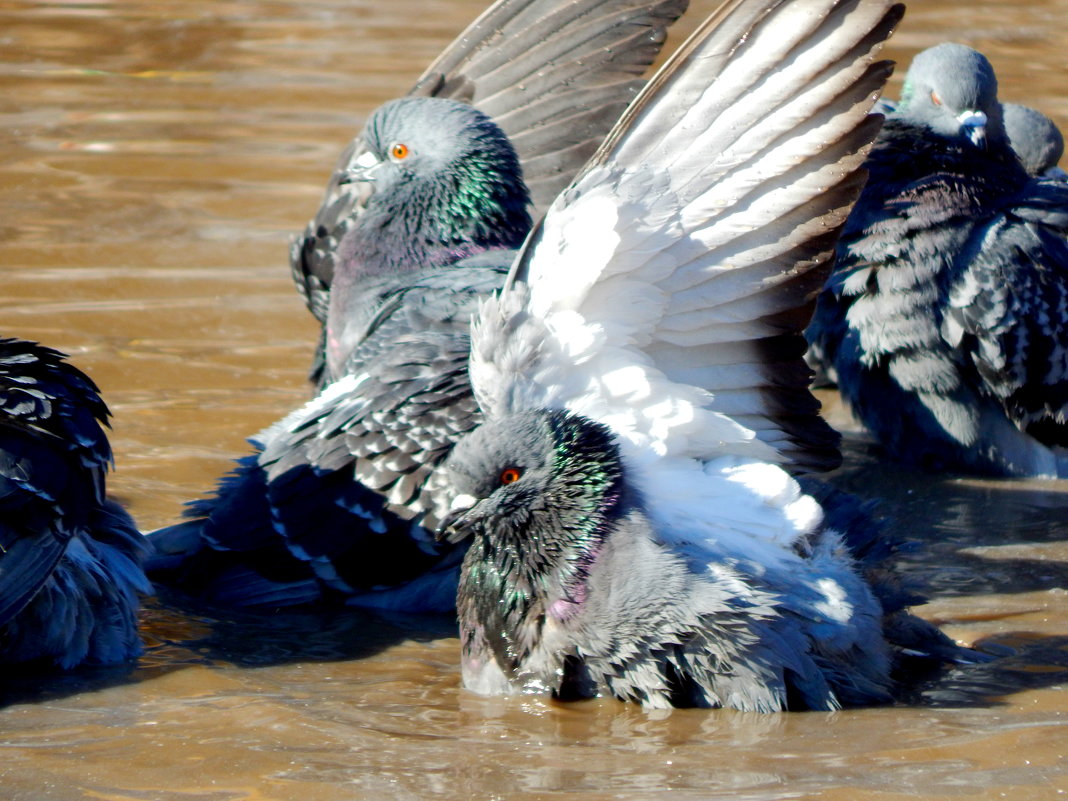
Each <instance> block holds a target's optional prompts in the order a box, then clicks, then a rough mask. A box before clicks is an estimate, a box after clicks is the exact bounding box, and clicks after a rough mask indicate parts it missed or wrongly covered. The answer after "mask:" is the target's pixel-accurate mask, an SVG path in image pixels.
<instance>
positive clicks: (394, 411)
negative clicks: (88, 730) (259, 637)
mask: <svg viewBox="0 0 1068 801" xmlns="http://www.w3.org/2000/svg"><path fill="white" fill-rule="evenodd" d="M685 5H686V3H685V0H653V2H649V0H582V1H581V2H575V3H568V4H565V5H563V6H561V5H560V4H559V3H556V2H555V0H499V1H498V2H496V3H495V4H494V5H493V6H491V7H490V8H489V9H488V10H487V11H486V12H485V13H484V14H483V15H482V16H480V17H479V19H477V20H476V21H475V22H474V23H473V24H472V25H471V26H470V27H469V28H468V29H467V30H466V31H464V32H463V33H462V34H461V35H460V37H458V38H457V39H456V41H455V42H453V43H452V44H451V45H450V46H449V47H448V48H446V50H445V51H444V52H443V53H442V54H441V55H440V56H439V57H438V59H436V60H435V62H434V63H433V64H432V65H431V66H430V67H429V68H428V69H427V70H426V72H424V74H423V76H422V77H421V78H420V79H419V80H418V81H417V83H416V85H415V86H414V87H413V89H412V91H411V92H410V93H409V97H408V98H407V99H403V100H400V101H397V102H395V103H393V104H389V105H388V106H387V109H384V110H381V111H380V112H376V113H375V114H374V115H373V116H372V119H371V120H369V122H368V126H367V128H366V130H365V132H364V134H362V135H361V136H360V137H358V138H357V139H355V140H354V141H353V142H352V143H351V144H350V146H349V147H348V148H347V149H346V151H345V152H344V153H343V154H342V156H341V159H340V161H339V162H338V166H337V169H336V170H335V172H334V174H333V175H332V177H331V179H330V182H329V184H328V186H327V190H326V195H325V197H324V200H323V203H322V206H321V208H320V209H319V211H318V213H317V214H316V215H315V218H314V219H313V220H312V221H311V223H309V225H308V227H307V229H306V231H305V232H304V235H303V236H302V237H300V238H298V239H297V240H296V241H295V242H294V243H293V248H292V250H291V267H292V271H293V278H294V281H295V282H296V285H297V288H298V290H299V291H300V292H301V294H302V296H303V297H304V299H305V301H306V302H307V304H308V307H309V309H310V310H311V311H312V313H313V314H315V316H316V317H317V318H318V319H319V320H320V321H322V322H323V333H322V338H321V340H320V343H319V346H318V350H317V354H316V359H315V363H314V365H313V368H312V380H313V383H315V384H316V385H317V386H318V388H319V390H320V392H319V394H318V395H317V397H315V398H314V399H313V400H312V401H311V402H309V403H308V404H307V405H306V406H305V407H303V408H302V409H298V410H297V411H295V412H293V413H292V414H291V415H289V416H287V417H286V418H285V419H284V420H282V421H280V422H279V423H278V424H276V425H274V426H271V427H270V428H268V429H267V430H266V431H264V432H262V433H261V434H259V435H257V437H255V438H254V439H253V444H254V445H255V447H256V449H257V452H256V453H255V454H253V455H251V456H248V457H246V458H244V459H242V460H241V461H240V462H239V463H238V466H237V467H236V469H235V470H234V472H233V473H232V474H231V475H229V476H227V477H226V478H224V479H223V480H222V482H220V485H219V488H218V490H217V492H216V495H215V497H213V498H208V499H205V500H202V501H197V502H195V503H194V504H192V505H191V508H190V515H191V519H190V520H188V521H187V522H184V523H180V524H178V525H176V526H171V527H169V528H167V529H163V530H160V531H158V532H154V533H153V534H152V535H151V539H152V542H153V544H154V546H155V549H156V553H155V555H154V557H153V558H152V560H151V563H150V564H151V567H152V568H153V571H154V576H155V577H157V578H159V580H161V581H164V582H167V583H171V584H174V585H177V586H178V587H180V588H181V589H183V590H184V591H186V592H188V593H191V594H193V595H194V596H197V597H198V598H201V599H206V600H210V601H211V602H214V603H217V604H220V605H224V606H257V607H267V608H270V607H275V606H288V605H294V604H304V603H315V602H319V601H324V600H326V601H340V602H349V603H359V604H364V605H373V606H384V607H389V608H395V609H404V610H407V611H424V610H431V611H445V610H451V609H452V608H454V605H455V587H456V579H457V575H458V567H459V559H460V556H461V554H462V548H460V549H457V548H449V547H443V546H441V545H440V544H438V543H435V542H434V540H433V537H432V536H430V535H429V534H428V533H427V531H426V529H425V528H424V525H427V526H431V527H432V526H433V525H434V524H435V522H436V519H437V517H438V516H439V515H440V514H442V513H443V511H444V507H443V506H442V502H441V501H440V499H437V498H436V496H435V494H434V491H433V490H432V489H430V488H429V484H430V483H432V482H431V481H430V479H431V477H432V473H433V471H434V468H435V466H436V465H437V464H438V462H439V461H440V459H441V458H443V456H444V454H445V453H447V451H448V449H449V448H450V447H451V445H452V443H453V442H454V441H455V440H456V439H457V438H458V437H459V436H460V435H461V434H462V433H464V432H466V431H469V430H470V429H471V428H473V427H474V426H476V425H477V423H478V422H479V420H480V419H481V412H480V411H479V409H478V407H477V405H476V404H475V401H474V399H473V397H472V395H471V388H470V384H469V381H468V378H467V354H468V350H469V332H468V320H469V318H470V316H471V314H472V313H473V311H474V310H475V302H476V301H477V299H478V297H479V296H480V295H481V294H483V293H487V292H491V291H494V290H496V289H497V288H499V287H500V285H501V282H502V281H503V278H504V273H505V271H506V270H507V268H508V266H509V265H510V264H511V261H512V258H513V256H514V253H512V252H511V251H509V250H507V248H510V247H515V246H517V245H518V244H519V242H520V241H521V240H522V238H523V236H524V234H525V233H526V231H527V228H528V227H529V224H530V220H529V216H528V212H527V209H528V208H529V207H530V205H531V198H530V195H529V194H528V192H527V189H526V188H525V187H524V186H523V182H522V181H521V180H520V179H519V172H518V170H517V169H516V167H515V163H516V157H515V154H514V152H513V150H516V149H517V150H518V152H519V155H520V158H521V162H522V167H523V170H524V171H525V172H526V173H527V176H528V180H529V181H530V183H531V186H532V187H533V195H534V208H535V209H536V210H537V209H538V208H539V207H542V208H543V207H544V204H546V203H547V202H548V200H549V199H551V198H552V197H553V196H555V194H556V193H557V191H559V189H560V188H561V187H563V186H564V185H566V184H567V182H568V181H570V180H571V178H572V177H573V176H574V173H575V172H576V171H577V170H578V168H579V167H580V166H581V165H582V163H583V162H584V161H585V159H586V158H587V157H588V155H589V154H590V153H591V152H592V151H593V150H594V149H595V148H596V147H597V145H598V144H599V142H600V140H601V138H602V137H603V136H604V134H605V133H606V132H607V131H608V129H609V128H610V127H611V125H612V123H613V122H614V121H615V119H616V117H617V116H618V115H619V113H620V111H622V109H623V108H624V107H625V106H626V104H627V102H629V100H630V99H631V98H633V97H634V95H635V94H636V93H637V92H638V91H639V90H640V88H641V86H642V85H643V83H644V81H643V80H642V79H641V74H642V72H643V71H644V70H645V69H646V68H647V67H648V65H649V64H651V63H652V61H653V60H654V59H655V58H656V56H657V54H658V53H659V51H660V48H661V46H662V45H663V42H664V38H665V29H666V28H667V26H669V25H670V24H672V23H673V22H674V21H675V19H677V17H678V16H679V15H680V14H681V13H682V11H683V10H684V8H685ZM468 104H473V105H474V106H477V107H478V108H480V109H481V110H482V111H483V112H485V114H487V115H489V116H491V117H492V118H493V119H494V120H495V121H498V122H499V123H500V127H501V128H503V129H504V130H505V131H506V132H508V133H509V134H511V135H513V136H515V138H516V145H515V147H514V148H513V146H512V145H511V144H509V145H508V147H507V153H506V152H505V149H503V148H500V147H497V145H496V144H495V143H496V142H497V141H498V140H499V139H500V138H501V137H500V132H499V131H498V130H497V128H493V129H492V130H491V129H490V128H488V127H485V126H483V125H482V123H481V122H476V121H477V120H482V119H484V117H482V116H481V115H480V114H478V112H475V111H473V110H470V109H468V110H466V111H464V110H463V109H464V108H466V106H467V105H468ZM443 109H451V111H449V112H447V113H446V112H444V111H443ZM399 119H400V120H402V121H403V122H404V133H405V136H404V137H403V139H396V138H393V137H394V134H395V133H396V123H397V122H398V120H399ZM465 121H466V122H465ZM468 123H471V124H470V125H468ZM457 126H459V130H458V128H457ZM472 126H473V127H472ZM446 131H447V132H449V134H450V136H445V135H444V134H445V132H446ZM495 131H496V133H494V132H495ZM457 136H458V137H459V138H460V139H463V140H464V148H466V150H465V151H464V153H463V154H461V153H460V152H459V151H458V150H457V149H456V148H458V147H460V145H461V142H460V141H459V140H458V139H457V138H456V137H457ZM480 142H481V143H482V146H485V145H489V152H490V153H491V155H492V156H493V157H494V158H495V159H496V158H505V159H506V161H507V162H508V163H507V164H503V162H502V164H501V165H495V164H491V165H487V164H480V163H479V160H480V159H482V156H480V155H479V148H480V145H479V144H478V143H480ZM397 144H401V145H404V148H405V150H404V156H403V157H399V158H398V152H399V151H394V150H393V148H394V146H395V145H397ZM482 149H483V151H484V150H485V147H482ZM508 154H511V155H508ZM457 155H464V157H465V159H466V162H465V164H464V165H457V163H456V160H455V159H454V158H453V157H454V156H457ZM483 155H484V154H483ZM450 160H451V162H450ZM444 162H450V163H451V165H452V166H450V167H448V168H447V169H442V164H443V163H444ZM498 168H500V169H498ZM445 173H447V175H445ZM443 178H445V179H447V180H445V182H444V183H437V181H439V180H441V179H443ZM487 181H489V184H487V183H486V182H487ZM480 187H481V188H480ZM499 190H500V191H499ZM501 191H503V194H502V193H501ZM458 216H459V217H460V218H462V219H458ZM365 217H366V218H367V219H364V218H365ZM450 220H451V222H449V221H450ZM332 288H333V289H334V290H336V291H331V289H332Z"/></svg>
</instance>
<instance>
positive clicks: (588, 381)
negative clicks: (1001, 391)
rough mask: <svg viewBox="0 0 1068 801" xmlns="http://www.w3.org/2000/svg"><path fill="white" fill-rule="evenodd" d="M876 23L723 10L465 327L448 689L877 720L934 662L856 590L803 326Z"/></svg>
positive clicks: (853, 162)
mask: <svg viewBox="0 0 1068 801" xmlns="http://www.w3.org/2000/svg"><path fill="white" fill-rule="evenodd" d="M902 13H903V7H901V6H900V5H894V4H892V3H890V2H886V1H885V0H791V1H790V2H783V1H781V0H759V1H754V2H744V1H742V2H733V3H727V4H725V5H724V6H723V7H722V8H721V9H720V10H719V11H718V12H716V13H715V14H714V15H713V16H712V17H711V18H709V20H708V21H706V22H705V23H704V24H703V25H702V26H701V27H700V28H699V29H698V30H697V32H696V33H695V34H694V37H693V38H691V39H690V40H689V41H688V42H687V43H686V44H684V45H683V46H682V47H681V48H680V50H679V52H678V53H677V54H676V55H675V56H674V57H673V58H671V59H670V60H669V61H668V62H667V63H666V64H665V66H664V67H663V70H662V72H660V73H658V74H657V75H656V76H654V78H653V79H652V80H651V81H650V84H649V88H648V90H647V91H646V92H644V93H643V94H642V95H640V96H639V97H638V98H637V99H636V100H635V102H634V105H633V106H632V107H631V108H630V109H629V110H628V111H627V112H626V113H625V114H624V115H623V117H622V118H621V119H620V122H619V123H618V124H617V126H616V128H615V129H614V130H613V132H612V133H610V134H609V136H608V138H607V139H606V141H605V144H604V146H603V147H602V148H601V149H600V150H599V151H598V153H597V154H596V155H595V156H594V157H593V158H592V159H591V162H590V163H589V165H588V166H587V167H586V168H584V170H583V171H582V172H581V173H580V174H579V176H578V177H577V178H576V180H575V182H574V183H573V184H572V185H571V186H570V187H569V188H568V189H567V190H566V191H565V192H564V193H563V194H562V195H561V196H560V197H559V198H558V199H557V201H556V202H555V203H554V205H553V206H552V207H551V208H550V210H549V212H548V214H547V215H546V217H545V218H544V220H543V221H542V223H541V224H540V226H539V227H538V228H537V229H536V231H535V232H534V233H533V234H532V236H531V237H530V238H529V239H528V241H527V243H526V244H525V245H524V247H523V249H522V251H521V254H520V256H519V258H518V259H517V261H516V262H515V264H514V265H513V268H512V270H511V272H510V274H509V278H508V280H507V281H506V283H505V286H504V288H503V290H502V291H501V293H499V295H496V296H493V297H491V298H488V299H486V300H484V301H483V302H482V303H481V305H480V308H479V312H478V315H477V317H476V318H475V320H474V322H473V325H472V342H471V366H470V375H471V383H472V387H473V389H474V392H475V397H476V398H477V399H478V403H479V407H480V408H481V409H482V412H483V414H484V416H485V418H486V419H485V421H484V422H483V423H482V424H481V425H480V426H479V427H478V428H477V429H475V430H474V431H473V432H472V433H470V434H469V435H467V436H466V437H464V438H463V439H461V440H460V441H459V442H458V443H457V444H456V445H455V447H454V448H453V449H452V451H451V453H450V454H449V455H448V457H447V458H446V460H445V462H444V463H443V465H442V468H441V470H440V476H441V478H440V480H441V481H443V482H444V483H445V484H446V485H447V486H448V487H449V488H450V489H449V492H450V493H451V495H452V503H451V504H450V512H449V514H448V515H447V516H446V517H445V519H444V520H443V521H442V522H441V525H440V526H439V535H440V536H441V537H442V538H443V539H445V540H446V541H453V542H462V541H467V542H470V547H469V549H468V551H467V553H466V554H465V556H464V559H463V563H462V567H461V577H460V585H459V589H458V592H457V611H458V617H459V623H460V637H461V654H462V656H461V658H462V663H461V672H462V677H463V683H464V686H465V687H466V688H468V689H470V690H472V691H474V692H478V693H482V694H503V695H508V694H547V695H552V696H554V697H556V698H559V699H564V700H567V699H575V698H588V697H595V696H605V697H615V698H618V699H621V700H625V701H633V702H637V703H640V704H642V705H643V706H644V707H647V708H667V707H677V706H696V707H730V708H735V709H739V710H745V711H759V712H772V711H780V710H786V709H817V710H831V709H837V708H839V707H842V706H846V705H858V704H870V703H881V702H886V701H888V700H889V699H891V698H892V697H893V691H894V689H895V675H896V671H897V670H898V669H899V668H900V667H902V666H903V665H904V664H905V663H907V662H908V661H910V660H911V659H913V658H916V659H921V660H923V659H930V660H931V661H932V664H936V663H938V662H939V661H940V660H941V659H943V658H945V657H954V656H955V655H956V654H957V651H958V649H957V646H956V645H955V644H953V643H952V642H950V641H949V640H948V638H946V637H945V636H944V635H943V634H942V633H941V632H939V631H938V630H937V629H936V628H935V627H934V626H932V625H930V624H928V623H925V622H924V621H922V620H920V619H919V618H917V617H915V616H913V615H911V613H909V612H908V610H907V608H906V606H907V604H908V603H909V601H908V600H906V596H907V593H905V594H903V593H902V592H901V588H900V586H898V587H896V588H895V587H894V586H893V584H894V581H893V579H892V577H890V576H889V575H887V576H882V577H880V576H879V571H878V570H877V569H876V568H875V562H877V561H878V559H877V558H876V553H877V552H878V551H880V550H881V549H882V547H883V546H882V545H881V544H880V543H879V542H878V534H877V532H875V531H873V529H872V527H871V525H870V524H869V523H867V522H866V521H865V514H864V513H863V508H861V507H859V506H858V505H857V504H856V502H855V501H854V502H852V503H851V502H849V501H842V500H841V499H836V497H835V496H834V494H833V492H819V493H818V495H814V494H812V493H813V492H814V491H815V490H814V489H810V488H809V486H810V485H809V482H810V481H812V479H811V477H802V478H801V479H800V480H799V479H798V478H795V477H794V476H793V475H791V473H792V472H794V471H796V470H800V469H804V468H806V467H809V466H810V465H812V464H813V463H819V462H822V461H824V460H826V459H827V458H828V456H827V451H828V450H835V451H836V448H834V445H833V443H834V442H835V440H833V439H830V440H829V439H828V436H827V429H826V424H825V423H823V421H822V420H821V419H820V418H819V415H818V406H817V405H816V404H815V403H814V401H813V399H812V396H811V394H810V393H809V391H808V388H807V381H808V375H809V374H808V371H807V370H806V369H805V366H804V361H803V352H804V346H803V344H804V340H803V334H802V331H803V328H804V325H805V323H806V322H807V319H808V316H809V315H810V314H811V309H812V302H813V296H814V293H815V292H816V291H818V289H819V287H820V286H821V284H822V282H823V279H824V278H825V277H826V274H827V272H828V271H829V269H830V261H831V258H832V255H833V252H834V245H835V241H836V239H837V236H838V234H839V232H840V230H841V227H842V226H843V224H844V223H845V220H846V217H847V215H848V213H849V210H850V208H851V206H852V203H853V202H854V200H855V199H856V197H857V196H858V194H859V191H860V188H861V185H862V183H863V174H862V172H861V165H862V163H863V161H864V159H865V156H866V153H867V150H868V148H869V147H870V144H871V142H872V140H873V138H874V137H875V135H876V133H877V131H878V128H879V124H880V122H881V120H880V118H878V117H877V116H872V115H870V114H869V110H870V109H871V107H872V103H873V102H874V100H875V98H876V96H877V94H878V92H879V91H880V89H881V87H882V85H883V84H884V82H885V80H886V78H887V77H888V75H889V72H890V65H889V64H888V62H884V61H877V60H876V53H877V52H878V50H879V49H880V47H881V45H882V42H883V41H884V40H885V39H886V38H887V37H888V36H889V35H890V32H891V31H892V29H893V28H894V26H895V25H896V23H897V22H898V20H899V19H900V17H901V15H902Z"/></svg>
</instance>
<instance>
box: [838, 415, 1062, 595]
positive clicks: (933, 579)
mask: <svg viewBox="0 0 1068 801" xmlns="http://www.w3.org/2000/svg"><path fill="white" fill-rule="evenodd" d="M843 452H844V453H845V455H846V459H845V464H846V466H845V467H842V468H840V469H839V470H837V471H836V472H835V473H834V474H833V475H832V476H831V482H832V483H833V484H834V485H835V486H837V487H838V488H839V489H843V490H846V491H849V492H852V493H855V494H856V495H858V496H860V497H861V498H864V499H873V500H875V501H877V503H878V506H877V507H876V509H875V514H876V515H877V516H879V517H880V518H882V519H883V521H884V524H885V526H886V530H887V533H888V534H890V535H892V536H896V537H897V538H899V539H900V540H901V541H902V543H903V546H902V548H901V550H900V552H899V554H898V557H897V561H898V564H899V566H900V569H901V571H902V573H903V574H905V575H906V576H908V577H909V579H910V581H911V582H912V583H914V584H915V585H916V586H918V587H922V589H923V594H924V595H926V596H927V597H928V598H932V599H933V598H948V597H957V596H973V595H974V596H978V595H990V594H1019V593H1028V592H1044V591H1049V590H1056V589H1068V561H1063V560H1062V557H1064V558H1068V482H1064V481H1049V482H1043V481H1036V480H1029V481H1023V480H1021V481H1014V480H1006V479H1000V480H985V479H975V478H967V477H961V476H944V475H937V474H930V473H926V474H925V473H921V472H918V471H916V470H915V469H912V468H908V467H904V466H900V465H895V464H893V463H892V462H888V461H885V460H883V459H882V457H881V454H880V452H879V450H878V448H877V446H875V445H874V444H872V443H871V442H870V441H869V440H866V439H864V438H862V437H861V436H859V435H849V434H847V435H846V437H845V439H844V440H843ZM1062 543H1066V544H1065V545H1064V546H1063V547H1062V546H1061V544H1062ZM1036 557H1037V558H1036Z"/></svg>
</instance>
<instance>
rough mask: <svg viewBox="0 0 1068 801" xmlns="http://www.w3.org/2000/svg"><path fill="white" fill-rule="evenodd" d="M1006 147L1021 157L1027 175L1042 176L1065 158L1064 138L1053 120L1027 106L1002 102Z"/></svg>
mask: <svg viewBox="0 0 1068 801" xmlns="http://www.w3.org/2000/svg"><path fill="white" fill-rule="evenodd" d="M1001 112H1002V116H1003V117H1004V119H1005V132H1006V133H1007V134H1008V136H1009V144H1011V145H1012V149H1013V150H1015V151H1016V155H1017V156H1019V157H1020V162H1021V163H1022V164H1023V166H1024V169H1025V170H1027V173H1028V175H1034V176H1039V175H1044V174H1045V173H1046V172H1047V171H1048V170H1052V169H1054V168H1055V167H1056V166H1057V162H1059V161H1060V160H1061V156H1063V155H1064V137H1063V136H1062V135H1061V132H1060V131H1059V130H1058V129H1057V126H1056V125H1055V124H1054V122H1053V120H1051V119H1050V118H1049V117H1047V116H1046V115H1045V114H1043V113H1042V112H1041V111H1036V110H1035V109H1033V108H1028V107H1027V106H1019V105H1017V104H1015V103H1005V104H1004V105H1002V107H1001Z"/></svg>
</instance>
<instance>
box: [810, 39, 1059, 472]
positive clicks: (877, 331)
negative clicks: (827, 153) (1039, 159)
mask: <svg viewBox="0 0 1068 801" xmlns="http://www.w3.org/2000/svg"><path fill="white" fill-rule="evenodd" d="M865 166H866V168H867V170H868V172H869V180H868V183H867V185H866V187H865V190H864V192H863V194H862V195H861V197H860V199H859V201H858V202H857V205H856V208H855V210H854V211H853V213H852V215H851V217H850V219H849V222H848V224H847V226H846V229H845V231H844V232H843V236H842V239H841V242H840V244H839V247H838V252H837V265H836V268H835V272H834V274H833V275H832V276H831V278H830V279H829V281H828V283H827V287H826V288H825V290H824V291H823V293H822V294H821V296H820V299H819V303H818V306H817V311H816V315H815V318H814V320H813V324H812V326H811V327H810V329H809V339H810V341H811V342H812V344H813V354H814V358H815V359H817V360H819V361H820V362H821V363H822V364H823V365H824V366H825V367H826V369H827V372H828V373H830V374H832V375H835V376H836V379H837V382H838V386H839V389H840V391H841V393H842V396H843V397H844V398H845V400H846V401H847V402H848V403H849V405H850V407H851V408H852V409H853V411H854V413H855V414H856V415H857V416H858V417H859V418H860V420H861V421H862V422H863V424H864V425H865V427H866V428H867V429H868V430H869V431H871V432H872V433H873V434H874V435H875V436H876V438H877V439H878V440H879V442H880V443H881V444H882V446H883V447H884V448H885V449H886V451H887V452H888V453H889V454H891V455H892V456H893V457H894V458H897V459H899V460H902V461H906V462H911V463H916V464H920V465H923V466H926V467H929V468H932V469H949V470H961V471H968V472H978V473H985V474H993V475H1030V476H1054V477H1055V476H1058V475H1060V476H1063V475H1066V474H1068V473H1066V470H1068V461H1066V454H1065V446H1068V418H1066V413H1068V349H1066V348H1065V346H1064V345H1065V342H1068V314H1066V312H1065V309H1068V249H1066V244H1065V234H1066V233H1068V185H1065V184H1064V183H1063V182H1058V181H1050V180H1035V179H1032V178H1031V177H1030V176H1029V175H1028V174H1027V173H1026V172H1025V170H1024V169H1023V167H1022V166H1021V164H1020V162H1019V160H1018V159H1017V157H1016V155H1015V154H1014V153H1013V151H1012V149H1011V148H1010V147H1009V143H1008V138H1007V136H1006V133H1005V128H1004V125H1003V122H1002V118H1001V107H1000V105H999V104H998V102H997V83H996V78H995V76H994V73H993V69H992V68H991V67H990V65H989V62H987V61H986V59H985V58H984V57H983V56H982V55H981V54H979V53H977V52H976V51H974V50H971V49H970V48H966V47H964V46H962V45H948V44H947V45H939V46H938V47H935V48H932V49H930V50H927V51H925V52H924V53H921V54H920V55H919V56H917V57H916V60H915V61H914V62H913V64H912V66H911V67H910V70H909V73H908V76H907V78H906V84H905V92H904V93H903V96H902V100H901V103H900V105H899V107H898V109H897V111H896V112H895V113H894V114H892V115H891V116H890V117H889V118H888V119H887V121H886V124H885V125H884V127H883V130H882V132H881V134H880V136H879V139H878V141H877V142H876V145H875V147H874V149H873V150H872V153H871V155H870V157H869V159H868V161H867V163H866V165H865Z"/></svg>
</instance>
